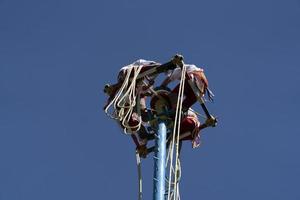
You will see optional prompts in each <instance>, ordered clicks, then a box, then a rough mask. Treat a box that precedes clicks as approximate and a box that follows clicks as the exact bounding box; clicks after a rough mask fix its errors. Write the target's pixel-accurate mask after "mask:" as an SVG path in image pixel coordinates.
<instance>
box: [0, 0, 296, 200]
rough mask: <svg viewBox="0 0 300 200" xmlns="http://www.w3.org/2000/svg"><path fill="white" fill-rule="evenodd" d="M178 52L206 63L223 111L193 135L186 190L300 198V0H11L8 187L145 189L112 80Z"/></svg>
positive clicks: (2, 94)
mask: <svg viewBox="0 0 300 200" xmlns="http://www.w3.org/2000/svg"><path fill="white" fill-rule="evenodd" d="M175 53H182V54H183V55H184V56H185V61H186V62H187V63H194V64H196V65H198V66H203V68H204V69H205V72H206V75H207V77H208V79H209V82H210V86H211V89H212V90H213V91H214V93H215V95H216V96H215V103H214V104H209V105H208V107H209V109H210V110H211V112H212V113H214V114H215V115H217V116H219V117H220V123H219V126H218V127H216V128H214V129H207V130H204V131H203V145H202V147H201V148H199V149H196V150H193V149H191V145H190V143H186V144H185V145H184V148H183V153H182V170H183V178H182V181H181V194H182V199H185V200H192V199H195V200H196V199H197V200H198V199H203V200H216V199H218V200H228V199H230V200H240V199H242V200H250V199H251V200H253V199H264V200H282V199H288V200H299V199H300V190H299V185H300V159H299V154H300V145H299V142H300V128H299V111H300V105H299V104H300V89H299V85H300V78H299V74H300V1H299V0H286V1H279V0H252V1H243V0H242V1H241V0H227V1H222V0H204V1H203V0H194V1H191V0H186V1H179V0H173V1H159V0H151V1H141V0H122V1H121V0H120V1H116V0H100V1H96V0H86V1H78V0H72V1H71V0H52V1H42V0H28V1H18V0H16V1H12V0H11V1H8V0H0V200H67V199H72V200H104V199H112V200H114V199H130V200H131V199H137V170H136V164H135V156H134V145H133V143H132V141H131V140H130V138H129V137H127V136H125V135H123V134H122V132H121V130H120V129H119V128H118V126H117V125H116V123H115V122H114V121H112V120H110V119H108V118H107V117H106V116H105V114H104V112H102V106H103V104H104V102H105V100H106V97H105V96H104V94H103V93H102V88H103V85H104V84H105V83H107V82H115V80H116V75H117V72H118V70H119V68H121V67H122V66H123V65H125V64H129V63H130V62H132V61H134V60H136V59H138V58H144V59H151V60H156V61H158V62H165V61H168V60H169V59H170V58H171V56H173V55H174V54H175ZM152 161H153V159H152V157H151V156H150V157H149V158H148V159H147V160H143V175H144V191H145V192H144V195H145V198H144V199H145V200H148V199H151V198H152V194H151V193H152V179H151V178H152V174H153V172H152Z"/></svg>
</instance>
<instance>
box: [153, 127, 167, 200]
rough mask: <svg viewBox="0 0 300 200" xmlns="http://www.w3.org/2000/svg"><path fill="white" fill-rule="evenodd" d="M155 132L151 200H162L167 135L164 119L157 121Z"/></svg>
mask: <svg viewBox="0 0 300 200" xmlns="http://www.w3.org/2000/svg"><path fill="white" fill-rule="evenodd" d="M157 133H158V135H157V137H156V139H155V148H156V150H155V154H154V178H153V200H164V195H165V174H166V137H167V128H166V124H165V122H164V121H159V124H158V132H157Z"/></svg>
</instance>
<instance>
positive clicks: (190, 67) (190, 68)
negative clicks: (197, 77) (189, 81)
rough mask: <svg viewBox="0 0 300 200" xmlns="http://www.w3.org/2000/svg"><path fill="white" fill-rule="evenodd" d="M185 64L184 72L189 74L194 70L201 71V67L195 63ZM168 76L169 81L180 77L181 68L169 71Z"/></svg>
mask: <svg viewBox="0 0 300 200" xmlns="http://www.w3.org/2000/svg"><path fill="white" fill-rule="evenodd" d="M185 66H186V73H187V74H190V73H192V72H194V71H201V72H203V69H201V68H199V67H196V65H190V64H185ZM169 78H170V80H171V81H175V80H180V79H181V68H178V67H177V68H176V69H174V70H173V72H171V73H170V74H169Z"/></svg>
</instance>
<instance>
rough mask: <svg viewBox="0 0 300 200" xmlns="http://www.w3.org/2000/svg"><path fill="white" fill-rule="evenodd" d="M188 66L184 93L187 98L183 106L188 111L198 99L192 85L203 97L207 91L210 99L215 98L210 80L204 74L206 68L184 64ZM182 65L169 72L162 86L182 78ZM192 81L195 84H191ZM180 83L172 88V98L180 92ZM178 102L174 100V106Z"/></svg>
mask: <svg viewBox="0 0 300 200" xmlns="http://www.w3.org/2000/svg"><path fill="white" fill-rule="evenodd" d="M184 65H185V67H186V80H185V87H184V95H185V98H184V100H183V103H182V107H183V110H184V111H187V110H188V109H189V108H190V107H191V106H192V105H193V104H194V103H196V101H197V94H195V92H194V90H193V88H192V87H194V88H196V90H197V92H198V95H200V97H203V96H204V95H205V94H206V93H207V95H208V98H209V100H210V101H212V100H213V93H212V92H211V91H210V90H209V88H208V80H207V78H206V76H205V74H204V70H203V69H202V68H199V67H197V66H196V65H192V64H184ZM181 69H182V67H177V68H175V69H174V70H173V71H171V72H170V73H169V75H168V76H167V78H166V79H165V80H164V81H163V82H162V84H161V87H162V88H164V87H167V86H168V84H169V83H171V82H173V81H175V80H180V79H181V72H182V70H181ZM190 83H192V84H193V85H190ZM179 86H180V85H179V84H178V85H177V86H176V87H175V88H174V89H173V90H172V92H171V94H170V97H171V98H172V97H173V98H172V99H176V98H174V97H177V95H178V92H179ZM175 105H176V102H174V106H175Z"/></svg>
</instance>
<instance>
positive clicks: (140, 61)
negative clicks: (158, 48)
mask: <svg viewBox="0 0 300 200" xmlns="http://www.w3.org/2000/svg"><path fill="white" fill-rule="evenodd" d="M153 64H158V63H157V62H155V61H151V60H144V59H139V60H136V61H134V62H133V63H131V64H130V65H127V66H124V67H122V68H121V69H120V71H125V70H127V69H128V68H130V67H133V66H141V65H153Z"/></svg>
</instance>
